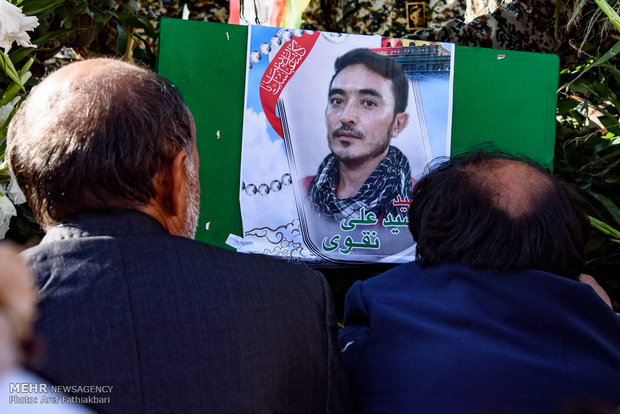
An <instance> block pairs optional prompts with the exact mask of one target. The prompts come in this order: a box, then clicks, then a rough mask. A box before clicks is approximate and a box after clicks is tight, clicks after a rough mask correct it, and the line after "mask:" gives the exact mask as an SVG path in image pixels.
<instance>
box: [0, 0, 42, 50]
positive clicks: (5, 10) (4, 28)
mask: <svg viewBox="0 0 620 414" xmlns="http://www.w3.org/2000/svg"><path fill="white" fill-rule="evenodd" d="M38 25H39V22H38V21H37V18H36V17H34V16H24V14H23V13H22V11H21V10H20V9H19V7H17V6H14V5H12V4H11V3H9V2H8V1H7V0H0V47H1V48H3V49H4V53H8V52H9V49H11V46H12V45H13V42H17V44H19V45H20V46H24V47H36V46H34V45H33V44H31V43H30V36H29V35H28V34H27V33H26V32H27V31H29V30H33V29H34V28H35V27H37V26H38Z"/></svg>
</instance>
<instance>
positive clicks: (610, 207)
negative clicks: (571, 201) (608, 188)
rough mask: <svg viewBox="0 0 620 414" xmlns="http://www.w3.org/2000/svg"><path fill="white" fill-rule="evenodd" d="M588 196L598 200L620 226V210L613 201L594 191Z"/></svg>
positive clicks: (589, 192)
mask: <svg viewBox="0 0 620 414" xmlns="http://www.w3.org/2000/svg"><path fill="white" fill-rule="evenodd" d="M588 194H589V195H590V196H592V197H593V198H595V199H596V200H598V201H599V202H600V203H601V204H602V205H603V206H604V207H605V209H606V210H607V211H608V212H609V214H611V217H612V218H613V219H614V220H615V221H616V223H618V224H619V225H620V208H618V206H617V205H616V204H615V203H614V202H613V201H611V200H610V199H609V198H607V197H605V196H604V195H602V194H598V193H595V192H594V191H588Z"/></svg>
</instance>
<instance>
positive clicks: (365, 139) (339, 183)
mask: <svg viewBox="0 0 620 414" xmlns="http://www.w3.org/2000/svg"><path fill="white" fill-rule="evenodd" d="M334 67H335V73H334V75H333V77H332V79H331V82H330V86H329V93H328V101H327V108H326V110H325V122H326V125H327V140H328V145H329V149H330V151H331V153H330V154H329V155H328V156H327V157H325V158H324V159H323V161H322V162H321V164H320V166H319V168H318V170H317V172H316V175H315V176H314V177H312V178H311V182H310V185H309V190H308V201H309V204H310V206H311V207H312V209H313V210H314V211H316V212H317V213H318V215H319V216H321V217H324V218H328V219H334V220H337V221H340V220H343V219H349V218H352V217H357V216H358V215H359V214H360V213H359V212H360V210H361V209H362V208H364V211H365V212H366V213H370V212H372V213H374V214H375V216H376V218H377V219H379V220H380V219H381V218H382V217H386V216H387V215H388V214H392V216H394V217H395V216H397V215H398V214H399V212H400V207H399V206H395V205H394V203H393V202H394V201H395V200H396V199H397V198H398V197H400V199H401V200H404V199H405V198H408V199H409V198H410V196H411V188H412V174H411V167H410V165H409V162H408V160H407V158H406V156H405V155H404V154H403V153H402V152H401V151H400V150H399V149H398V148H396V147H394V146H392V145H390V143H391V140H392V139H393V138H396V137H397V136H398V134H399V133H400V132H401V131H402V130H403V129H404V128H405V126H406V125H407V122H408V119H409V116H408V114H407V113H406V112H405V110H406V107H407V99H408V91H409V84H408V80H407V78H406V76H405V73H404V71H403V69H402V67H401V66H400V64H399V63H398V62H396V61H395V60H394V59H391V58H389V57H386V56H383V55H380V54H377V53H374V52H372V51H371V50H369V49H364V48H360V49H354V50H351V51H349V52H347V53H345V54H344V55H342V56H340V57H339V58H338V59H336V62H335V64H334ZM309 179H310V178H308V180H309Z"/></svg>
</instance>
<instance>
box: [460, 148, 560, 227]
mask: <svg viewBox="0 0 620 414" xmlns="http://www.w3.org/2000/svg"><path fill="white" fill-rule="evenodd" d="M463 173H464V174H466V175H467V176H468V179H469V180H471V182H472V183H474V184H475V185H477V186H479V187H480V189H481V190H482V191H483V192H484V193H485V194H486V196H487V197H488V199H489V202H490V203H491V204H492V205H493V206H494V207H495V208H497V209H498V210H501V211H503V212H504V213H505V214H506V215H508V216H509V217H511V218H518V217H522V216H524V215H526V214H529V213H531V212H532V211H534V210H535V209H536V206H539V205H540V204H541V203H543V202H544V197H545V195H546V194H547V192H548V191H551V190H552V183H551V179H550V178H549V177H548V176H547V175H546V174H544V173H542V172H541V171H540V169H538V168H535V167H534V166H532V165H530V164H526V163H524V162H521V161H515V160H511V159H491V160H485V161H481V162H480V163H476V164H469V165H466V166H465V167H463Z"/></svg>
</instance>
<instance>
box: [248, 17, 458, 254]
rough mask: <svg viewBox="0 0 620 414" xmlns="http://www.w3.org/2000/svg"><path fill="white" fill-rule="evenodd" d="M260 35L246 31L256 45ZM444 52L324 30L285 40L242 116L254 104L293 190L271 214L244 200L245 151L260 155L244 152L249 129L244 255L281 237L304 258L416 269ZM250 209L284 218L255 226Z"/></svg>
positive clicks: (447, 83) (443, 143)
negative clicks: (416, 220) (414, 195)
mask: <svg viewBox="0 0 620 414" xmlns="http://www.w3.org/2000/svg"><path fill="white" fill-rule="evenodd" d="M264 29H269V28H258V27H251V30H250V32H251V34H250V36H251V39H252V38H254V40H256V37H258V36H260V32H261V31H263V30H264ZM272 30H273V29H272ZM283 30H284V29H279V31H278V32H276V35H277V34H281V33H282V31H283ZM269 34H271V35H272V37H271V38H270V39H273V37H274V35H273V33H269ZM296 34H297V36H295V35H296ZM249 43H252V42H249ZM261 45H264V43H261ZM250 49H251V47H250ZM451 50H452V45H450V44H441V43H429V42H423V43H416V42H413V41H408V40H401V39H389V38H381V37H379V36H360V35H343V34H335V33H320V32H310V33H308V32H301V33H300V32H297V33H295V32H291V36H290V40H288V41H287V42H282V44H281V45H279V47H277V48H270V50H269V65H267V67H266V68H265V69H264V71H263V73H262V76H261V77H260V80H258V85H254V84H253V82H252V77H251V76H250V75H248V84H247V87H246V115H249V114H250V113H249V110H250V108H251V102H252V98H251V96H252V95H258V97H257V98H255V99H254V101H255V102H260V106H261V109H262V111H263V113H264V116H265V120H266V121H267V122H266V130H267V131H268V133H267V135H269V132H272V135H273V136H274V137H278V138H279V139H280V142H279V144H280V145H281V146H282V149H283V153H284V154H283V156H284V157H285V159H286V162H287V164H288V170H287V174H289V175H288V176H287V178H289V177H290V180H288V181H290V182H289V183H288V186H290V189H286V191H287V192H288V193H289V195H288V197H287V202H282V201H280V202H275V203H276V204H277V205H274V206H273V207H272V208H267V207H266V205H267V203H265V201H266V200H267V199H268V198H269V196H263V197H261V196H260V195H258V196H256V195H252V196H251V195H249V193H248V191H247V182H248V181H249V180H246V176H248V175H250V174H251V173H250V170H252V166H251V165H249V163H250V161H248V162H247V164H248V165H246V161H245V160H246V157H245V155H243V154H255V151H253V150H252V149H251V148H248V147H246V142H245V138H246V134H245V132H246V130H245V121H244V141H243V151H242V189H241V193H240V202H241V209H242V218H243V224H244V231H245V233H246V234H245V236H246V237H244V240H245V241H246V243H247V244H246V246H247V247H246V249H247V251H254V252H261V253H267V254H270V251H269V250H268V249H262V247H261V244H262V243H261V242H260V241H259V240H257V239H260V238H261V236H262V238H263V239H264V240H270V241H274V240H275V241H277V242H281V241H283V240H284V239H286V243H287V246H289V247H291V246H296V247H297V248H298V251H297V256H296V257H295V256H291V258H293V259H299V260H309V261H316V262H328V263H352V262H353V263H356V262H360V263H361V262H380V261H385V262H403V261H410V260H412V259H413V252H414V242H413V239H412V237H411V234H410V232H409V230H408V228H407V225H408V220H407V212H408V207H409V203H410V202H411V190H412V186H413V184H414V183H415V181H416V180H417V179H419V178H420V176H421V175H422V173H423V171H424V168H425V166H426V165H427V163H428V162H429V161H430V160H431V159H432V158H434V157H437V156H444V155H447V154H449V143H450V140H449V137H450V134H449V131H450V129H449V125H450V115H451V108H450V90H451V67H452V64H451V62H452V53H451ZM252 52H253V51H249V54H250V56H251V54H252ZM252 70H254V67H253V68H252V69H250V70H249V71H248V72H251V71H252ZM254 82H256V81H254ZM256 89H258V91H256ZM425 97H426V99H424V98H425ZM256 112H258V111H256ZM248 133H249V131H248ZM278 138H276V141H272V142H274V145H275V142H277V139H278ZM248 158H249V157H248ZM272 158H273V157H272ZM280 168H281V169H282V167H280ZM274 174H277V173H276V172H275V171H274ZM254 181H256V179H255V180H254ZM258 181H260V180H258ZM250 190H251V192H252V190H253V189H252V188H250ZM278 192H281V191H278ZM251 197H253V198H254V200H252V201H253V203H254V205H253V206H252V207H250V206H251V205H252V203H251V202H248V198H251ZM261 198H262V200H261ZM244 199H246V200H245V201H246V202H245V203H244ZM274 200H275V197H274ZM291 202H292V203H293V204H291ZM257 203H261V204H264V205H263V206H258V205H256V204H257ZM244 206H247V207H246V208H244ZM256 208H258V210H256ZM257 211H261V212H262V213H263V216H264V215H265V214H264V213H265V212H267V215H268V216H271V215H272V214H271V213H269V212H275V214H276V215H278V214H280V216H281V217H282V220H281V221H282V225H284V226H282V225H280V226H278V225H277V224H278V223H277V222H275V223H271V225H267V224H265V225H263V226H261V225H260V224H259V222H258V221H257V220H256V219H255V217H254V218H253V216H257V215H258V214H257V213H256V212H257ZM285 212H286V213H285ZM285 215H288V217H286V218H287V219H289V218H290V219H291V220H290V221H288V222H285V221H286V219H285V217H284V216H285ZM246 217H247V220H246ZM246 223H247V224H248V226H246ZM274 224H276V225H275V226H274ZM246 229H247V231H246ZM257 230H259V231H257ZM270 233H271V234H270ZM276 235H278V236H277V237H276ZM248 236H249V237H248ZM287 236H288V238H287ZM278 248H279V250H278V251H279V252H281V251H282V246H278ZM261 249H262V250H261ZM271 254H272V253H271Z"/></svg>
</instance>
